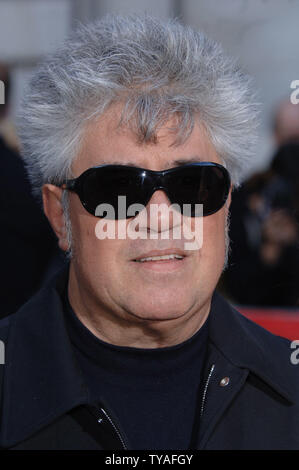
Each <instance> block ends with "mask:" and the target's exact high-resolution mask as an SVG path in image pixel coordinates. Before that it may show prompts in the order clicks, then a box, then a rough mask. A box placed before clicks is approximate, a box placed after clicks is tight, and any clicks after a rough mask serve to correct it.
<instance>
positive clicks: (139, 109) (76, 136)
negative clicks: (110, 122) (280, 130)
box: [18, 15, 257, 193]
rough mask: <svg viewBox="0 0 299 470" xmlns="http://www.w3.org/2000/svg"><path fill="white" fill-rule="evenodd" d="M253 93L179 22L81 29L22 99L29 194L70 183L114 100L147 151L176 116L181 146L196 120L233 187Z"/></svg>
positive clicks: (253, 113)
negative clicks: (86, 139)
mask: <svg viewBox="0 0 299 470" xmlns="http://www.w3.org/2000/svg"><path fill="white" fill-rule="evenodd" d="M251 87H252V84H251V80H250V78H249V77H248V76H247V75H246V74H244V73H243V72H242V71H241V69H240V68H239V66H238V65H237V63H236V62H235V61H233V60H232V59H230V58H228V57H226V55H225V54H224V53H223V51H222V49H221V47H220V46H219V45H218V44H217V43H215V42H214V41H212V40H210V39H208V38H207V37H206V36H205V35H204V34H203V33H201V32H197V31H194V30H193V29H191V28H190V27H186V26H183V25H181V24H180V23H179V22H178V21H176V20H169V21H162V20H159V19H156V18H152V17H150V16H147V15H145V16H128V17H120V16H111V15H109V16H107V17H105V18H104V19H102V20H101V21H97V22H95V23H91V24H87V25H85V26H84V25H82V26H80V27H79V28H78V29H77V30H76V31H75V32H74V33H73V34H72V35H71V36H70V38H69V39H68V40H67V41H65V43H64V44H63V45H62V47H61V48H60V49H59V50H58V51H57V52H56V53H54V54H52V55H51V56H49V57H47V58H46V60H45V61H44V62H43V64H42V65H41V66H40V67H39V69H38V70H37V71H36V73H35V75H34V76H33V78H32V80H31V82H30V84H29V87H28V90H27V93H26V96H25V98H24V100H23V106H22V112H21V115H20V117H19V120H18V123H19V124H18V128H19V135H20V138H21V144H22V153H23V156H24V159H25V162H26V166H27V169H28V172H29V176H30V178H31V182H32V184H33V188H34V190H35V192H36V193H40V190H41V187H42V185H43V184H45V183H47V182H52V183H55V184H59V183H61V182H62V180H63V179H64V178H66V177H69V176H70V168H71V163H72V160H73V159H74V158H75V157H76V154H77V152H78V150H79V148H80V141H81V138H82V135H83V132H84V128H85V126H86V123H87V122H88V121H90V120H91V119H95V118H96V117H98V116H100V115H101V114H102V113H103V112H104V111H105V110H106V109H107V108H108V107H109V105H111V104H112V103H115V102H117V101H122V102H123V104H124V107H123V113H122V122H124V121H125V122H126V123H127V124H128V125H130V126H132V127H134V129H135V131H136V133H137V135H138V138H139V139H140V141H144V142H149V141H152V142H154V141H155V138H156V132H157V130H158V128H159V127H160V126H161V125H162V124H163V123H165V122H166V120H168V119H169V118H170V117H172V116H175V117H176V122H177V126H176V128H175V129H172V131H173V132H174V144H175V143H179V142H180V140H181V139H185V138H187V137H188V135H189V133H190V132H191V130H192V127H193V125H194V122H195V120H196V119H199V120H200V121H201V122H202V123H203V124H204V126H205V128H206V130H207V132H208V134H209V136H210V139H211V142H212V144H213V145H214V147H215V149H216V151H217V152H218V154H219V156H220V158H221V159H222V161H223V162H224V163H225V165H226V167H227V169H228V170H229V172H230V174H231V177H232V181H233V183H234V184H235V185H238V184H239V183H240V181H241V179H242V177H243V176H244V173H245V172H246V169H247V166H248V163H249V162H250V158H251V157H252V150H253V144H254V143H255V138H256V128H257V105H256V103H255V98H254V94H253V93H252V90H251Z"/></svg>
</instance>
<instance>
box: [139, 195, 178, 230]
mask: <svg viewBox="0 0 299 470" xmlns="http://www.w3.org/2000/svg"><path fill="white" fill-rule="evenodd" d="M171 206H172V204H171V202H170V200H169V198H168V196H167V194H166V193H165V191H163V190H161V189H159V190H157V191H155V192H154V193H153V195H152V197H151V199H150V200H149V202H148V204H147V206H146V211H147V229H148V230H150V231H157V232H164V231H167V230H173V229H174V228H175V227H176V226H178V225H180V224H181V214H180V212H178V211H176V210H173V209H172V208H171Z"/></svg>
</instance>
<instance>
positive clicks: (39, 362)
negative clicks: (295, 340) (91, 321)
mask: <svg viewBox="0 0 299 470" xmlns="http://www.w3.org/2000/svg"><path fill="white" fill-rule="evenodd" d="M67 281H68V269H67V270H63V271H61V272H60V273H59V275H58V276H56V277H55V278H54V279H53V280H52V282H51V283H50V284H49V285H48V286H47V287H45V288H44V289H42V290H41V291H39V293H38V294H36V295H35V296H34V297H33V298H32V299H31V300H30V301H29V302H27V303H26V304H25V305H24V306H23V307H22V308H21V309H20V310H19V311H18V312H17V313H16V314H14V315H11V317H10V331H9V341H8V343H7V347H6V365H5V376H4V387H3V400H2V427H1V445H2V446H3V447H11V446H12V445H14V444H16V443H17V442H21V441H22V440H24V439H26V438H27V437H29V436H30V435H32V434H33V433H34V432H36V431H38V430H39V429H41V428H42V427H44V426H46V425H47V424H49V423H51V422H52V421H53V420H54V419H56V418H58V417H59V416H62V415H63V414H64V413H66V412H68V411H70V410H71V409H72V408H74V407H75V406H78V405H80V404H84V403H88V402H89V397H88V392H87V389H86V386H85V384H84V381H83V379H82V376H81V372H80V369H79V367H78V366H77V363H76V361H75V358H74V355H73V351H72V347H71V344H70V341H69V338H68V335H67V331H66V326H65V324H64V314H63V306H62V300H61V298H62V295H63V292H64V290H65V288H66V285H67ZM0 328H1V324H0ZM209 341H210V343H211V344H212V345H214V347H215V348H217V350H218V351H220V353H221V354H222V355H223V357H224V358H225V360H226V361H227V362H229V363H231V364H232V365H233V366H234V367H236V368H240V369H247V370H249V371H250V372H252V373H254V374H256V375H257V376H258V377H259V378H261V379H262V380H263V381H265V382H266V383H267V384H268V385H269V386H270V387H272V388H273V389H274V390H275V391H276V392H277V393H279V394H281V395H282V396H283V397H284V398H285V399H287V400H288V401H290V402H295V401H297V397H298V393H299V390H298V388H299V387H298V382H297V383H296V382H295V379H294V377H295V374H294V370H293V368H294V367H295V366H293V365H292V364H291V362H290V355H291V352H292V350H291V349H290V348H289V346H288V342H287V341H285V340H281V341H280V340H279V339H277V337H275V336H273V335H272V334H271V333H268V332H266V331H265V330H263V329H262V328H260V327H259V326H257V325H255V324H254V323H252V322H250V321H249V320H247V319H246V318H244V317H243V316H242V315H240V314H239V313H238V312H237V311H235V310H234V309H233V308H232V307H231V306H230V305H229V304H228V303H227V302H226V301H225V300H224V299H223V298H222V297H221V296H219V295H218V294H215V295H214V296H213V301H212V308H211V313H210V320H209Z"/></svg>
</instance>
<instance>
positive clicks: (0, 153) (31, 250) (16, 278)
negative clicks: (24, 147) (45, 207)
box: [0, 65, 58, 317]
mask: <svg viewBox="0 0 299 470" xmlns="http://www.w3.org/2000/svg"><path fill="white" fill-rule="evenodd" d="M0 80H2V82H3V83H4V88H5V104H1V105H0V123H1V122H3V121H4V119H5V118H6V116H7V113H8V107H9V97H10V88H11V82H10V77H9V72H8V70H7V68H6V67H4V66H1V65H0ZM0 212H1V217H0V247H1V248H0V250H1V264H0V317H4V316H6V315H8V314H10V313H13V312H15V311H16V310H17V309H18V308H19V307H20V306H21V305H22V304H23V303H24V302H26V300H27V299H28V298H29V297H30V296H31V295H32V294H33V293H34V292H35V291H36V290H37V289H38V288H39V287H40V285H41V281H42V280H43V278H44V277H45V276H46V275H47V270H48V269H50V266H51V262H52V260H56V259H58V258H57V252H58V250H57V248H56V241H55V237H54V235H53V232H52V230H51V229H50V226H49V223H48V221H47V219H46V217H45V216H44V214H43V212H42V211H41V209H40V207H39V206H38V204H37V203H36V201H35V200H34V199H33V197H32V195H31V188H30V185H29V182H28V179H27V175H26V172H25V168H24V163H23V161H22V159H21V158H20V156H19V155H18V153H17V152H16V150H15V149H13V148H11V147H9V146H8V145H7V142H6V141H5V139H4V138H3V137H2V136H1V135H0ZM49 263H50V264H49ZM57 264H58V261H57Z"/></svg>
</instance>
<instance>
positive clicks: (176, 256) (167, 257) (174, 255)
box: [134, 253, 184, 263]
mask: <svg viewBox="0 0 299 470" xmlns="http://www.w3.org/2000/svg"><path fill="white" fill-rule="evenodd" d="M183 258H184V256H182V255H179V254H177V253H171V254H169V255H160V256H147V257H145V258H139V259H135V260H134V261H136V262H137V263H145V262H147V261H167V260H173V259H178V260H181V259H183Z"/></svg>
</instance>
